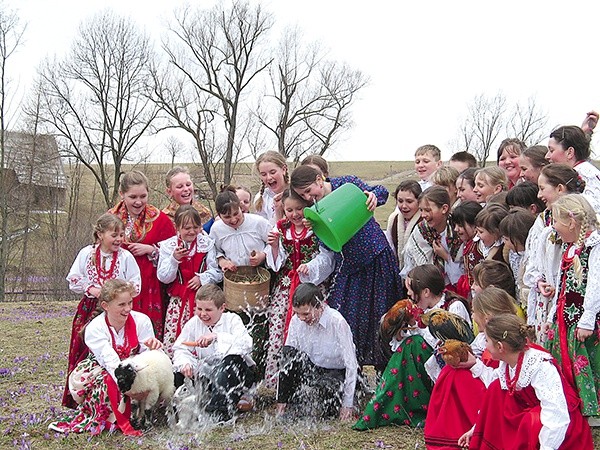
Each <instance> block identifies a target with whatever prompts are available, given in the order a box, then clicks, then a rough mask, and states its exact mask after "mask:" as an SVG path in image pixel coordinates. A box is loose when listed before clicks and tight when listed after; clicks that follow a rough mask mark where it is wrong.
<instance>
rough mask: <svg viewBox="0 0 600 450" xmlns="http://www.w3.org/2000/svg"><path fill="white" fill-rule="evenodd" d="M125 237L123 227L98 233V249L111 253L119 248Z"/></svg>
mask: <svg viewBox="0 0 600 450" xmlns="http://www.w3.org/2000/svg"><path fill="white" fill-rule="evenodd" d="M124 238H125V231H124V230H123V227H118V228H115V229H112V230H106V231H104V232H102V233H98V241H99V242H100V250H102V251H103V252H104V253H112V252H116V251H118V250H119V247H121V244H122V243H123V239H124Z"/></svg>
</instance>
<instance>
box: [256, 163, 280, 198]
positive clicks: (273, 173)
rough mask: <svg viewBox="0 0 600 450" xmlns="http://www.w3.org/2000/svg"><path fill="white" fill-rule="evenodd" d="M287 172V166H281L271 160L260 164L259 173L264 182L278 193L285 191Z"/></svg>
mask: <svg viewBox="0 0 600 450" xmlns="http://www.w3.org/2000/svg"><path fill="white" fill-rule="evenodd" d="M286 173H287V166H284V167H280V166H278V165H277V164H275V163H273V162H270V161H264V162H261V163H260V164H259V165H258V174H259V175H260V179H261V180H262V182H263V184H264V185H265V186H266V187H268V188H269V189H271V190H272V191H273V192H275V193H276V194H279V193H280V192H283V190H284V189H285V188H286V187H287V185H286V183H285V174H286Z"/></svg>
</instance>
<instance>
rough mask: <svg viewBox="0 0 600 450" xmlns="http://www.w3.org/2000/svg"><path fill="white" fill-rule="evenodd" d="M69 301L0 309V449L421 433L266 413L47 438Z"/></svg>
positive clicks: (352, 439) (208, 444)
mask: <svg viewBox="0 0 600 450" xmlns="http://www.w3.org/2000/svg"><path fill="white" fill-rule="evenodd" d="M75 308H76V303H75V302H60V301H54V302H45V303H32V302H22V303H18V302H17V303H4V304H1V305H0V324H1V325H0V333H1V334H2V344H1V347H0V448H2V449H7V448H16V449H30V448H33V449H38V448H44V449H56V450H58V449H65V448H73V449H92V448H119V449H168V450H184V449H194V448H202V449H236V450H237V449H253V450H254V449H256V448H264V449H278V448H283V449H375V448H394V449H414V448H423V442H422V432H421V431H420V430H412V429H410V428H407V427H389V428H382V429H378V430H375V431H366V432H358V431H353V430H351V428H350V425H349V424H340V423H339V422H336V421H334V422H326V423H319V424H312V425H311V426H310V427H309V426H307V425H306V424H286V425H275V424H274V421H273V418H272V412H273V406H272V405H269V404H267V406H265V407H262V408H261V409H259V411H257V412H253V413H250V414H248V415H247V416H246V417H243V418H241V419H239V420H238V421H237V423H236V425H235V426H228V427H222V428H217V429H213V430H212V431H210V432H206V433H205V434H201V433H196V434H181V433H177V432H175V431H172V430H170V429H169V428H168V427H167V425H165V424H163V425H157V426H156V427H155V429H153V430H151V431H150V432H148V433H147V434H145V435H144V436H143V437H141V438H129V437H125V436H123V435H121V434H120V433H115V434H112V435H110V434H107V433H104V434H102V435H100V436H97V437H93V438H92V437H91V436H89V435H75V434H71V435H69V436H63V435H60V434H57V433H54V432H48V430H47V425H48V423H49V422H50V421H51V420H54V419H57V418H60V417H63V415H64V412H65V410H64V409H63V408H62V407H61V406H60V399H61V397H62V389H63V386H64V382H65V373H64V371H65V368H66V364H67V363H66V359H67V351H68V339H69V333H70V328H71V320H72V316H73V313H74V311H75Z"/></svg>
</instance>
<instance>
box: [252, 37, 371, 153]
mask: <svg viewBox="0 0 600 450" xmlns="http://www.w3.org/2000/svg"><path fill="white" fill-rule="evenodd" d="M269 74H270V85H269V92H268V93H267V97H266V98H267V99H268V98H270V99H272V100H274V101H273V102H271V103H268V102H267V103H265V102H263V101H261V102H260V103H259V104H258V106H257V108H256V116H257V117H258V119H259V121H260V123H261V125H263V127H264V128H265V129H266V130H268V131H269V132H270V133H272V134H273V135H274V137H275V139H276V141H277V149H278V151H279V152H280V153H282V154H283V155H285V156H286V157H292V158H294V159H295V160H299V159H300V158H301V157H302V155H304V154H305V153H318V154H320V155H323V154H324V153H325V152H326V151H327V150H328V149H329V148H330V147H331V146H332V145H333V144H334V142H335V137H336V136H337V135H338V134H339V132H340V131H341V130H342V129H343V128H347V127H349V126H350V124H351V120H350V119H351V117H350V112H349V108H350V106H351V105H352V104H353V102H354V99H355V95H356V93H357V92H358V91H359V90H360V89H361V88H362V87H363V86H365V84H366V82H367V81H366V78H365V77H364V75H363V74H362V73H361V72H360V71H358V70H354V69H352V68H350V67H349V66H348V65H345V64H339V63H336V62H331V61H327V60H325V55H324V53H323V52H322V51H321V49H320V47H319V46H318V45H316V44H312V45H305V44H303V43H302V42H301V37H300V32H299V31H298V30H297V29H294V30H286V31H285V32H284V34H283V35H282V39H281V41H280V43H279V46H278V48H277V51H276V52H275V61H274V63H273V64H272V65H271V67H270V70H269Z"/></svg>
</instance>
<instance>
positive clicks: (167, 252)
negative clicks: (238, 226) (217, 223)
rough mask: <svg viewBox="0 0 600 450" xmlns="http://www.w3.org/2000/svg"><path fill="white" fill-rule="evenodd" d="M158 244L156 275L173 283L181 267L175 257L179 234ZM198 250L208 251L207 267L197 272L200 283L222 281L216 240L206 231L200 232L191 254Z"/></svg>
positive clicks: (160, 279) (205, 259) (162, 280)
mask: <svg viewBox="0 0 600 450" xmlns="http://www.w3.org/2000/svg"><path fill="white" fill-rule="evenodd" d="M158 245H159V248H160V253H159V256H158V267H157V269H156V275H157V277H158V279H159V281H161V282H162V283H165V284H168V283H172V282H173V281H174V280H175V277H176V276H177V269H178V268H179V261H177V260H176V259H175V258H174V257H173V252H174V251H175V250H176V249H177V236H173V237H170V238H169V239H166V240H164V241H162V242H161V243H160V244H158ZM197 252H200V253H206V256H205V258H204V264H203V266H204V267H205V269H204V270H203V271H202V272H196V275H197V276H198V278H200V284H201V285H202V286H205V285H207V284H211V283H213V284H217V283H220V282H221V281H222V280H223V272H222V271H221V269H220V268H219V265H218V264H217V251H216V249H215V241H213V240H212V238H211V237H210V236H209V235H208V234H206V232H204V231H202V232H201V233H199V234H198V237H197V238H196V245H195V246H194V247H192V248H191V249H190V253H189V256H190V257H192V256H194V255H195V254H196V253H197ZM198 269H200V268H198Z"/></svg>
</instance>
